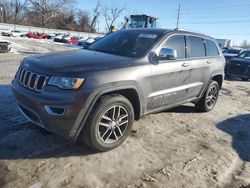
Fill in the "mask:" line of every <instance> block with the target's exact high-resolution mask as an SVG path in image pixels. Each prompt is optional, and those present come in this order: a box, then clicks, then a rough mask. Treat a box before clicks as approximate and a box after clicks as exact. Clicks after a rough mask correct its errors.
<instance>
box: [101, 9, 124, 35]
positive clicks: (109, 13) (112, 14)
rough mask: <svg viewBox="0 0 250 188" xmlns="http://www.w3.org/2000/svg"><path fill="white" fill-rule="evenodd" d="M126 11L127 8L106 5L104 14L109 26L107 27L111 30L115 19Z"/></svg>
mask: <svg viewBox="0 0 250 188" xmlns="http://www.w3.org/2000/svg"><path fill="white" fill-rule="evenodd" d="M123 11H125V8H117V7H116V8H114V7H110V8H109V7H107V6H104V10H103V16H104V19H105V23H106V26H107V29H108V30H109V32H110V28H111V26H113V24H114V23H115V21H116V20H117V18H119V16H121V14H122V12H123Z"/></svg>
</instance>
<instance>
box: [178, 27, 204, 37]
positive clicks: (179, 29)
mask: <svg viewBox="0 0 250 188" xmlns="http://www.w3.org/2000/svg"><path fill="white" fill-rule="evenodd" d="M174 30H178V31H187V32H194V33H199V34H203V35H208V34H205V33H201V32H199V31H195V30H189V29H183V28H175V29H174Z"/></svg>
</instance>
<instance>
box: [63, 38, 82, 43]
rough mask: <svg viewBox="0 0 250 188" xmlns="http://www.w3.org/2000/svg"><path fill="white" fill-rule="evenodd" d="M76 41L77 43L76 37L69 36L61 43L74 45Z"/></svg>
mask: <svg viewBox="0 0 250 188" xmlns="http://www.w3.org/2000/svg"><path fill="white" fill-rule="evenodd" d="M78 41H79V38H78V37H71V36H66V37H63V38H62V40H61V42H62V43H67V44H76V43H77V42H78Z"/></svg>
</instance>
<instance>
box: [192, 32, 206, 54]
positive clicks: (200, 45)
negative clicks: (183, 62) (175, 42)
mask: <svg viewBox="0 0 250 188" xmlns="http://www.w3.org/2000/svg"><path fill="white" fill-rule="evenodd" d="M205 55H206V51H205V45H204V41H203V39H202V38H200V37H195V36H187V57H188V58H194V57H204V56H205Z"/></svg>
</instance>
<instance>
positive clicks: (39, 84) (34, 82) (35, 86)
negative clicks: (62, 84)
mask: <svg viewBox="0 0 250 188" xmlns="http://www.w3.org/2000/svg"><path fill="white" fill-rule="evenodd" d="M16 79H17V80H18V82H19V83H20V84H21V85H22V86H24V87H26V88H29V89H31V90H34V91H38V92H40V91H42V89H43V87H44V86H45V84H46V82H47V81H48V77H47V76H44V75H40V74H37V73H34V72H32V71H29V70H27V69H22V68H20V69H19V70H18V72H17V75H16Z"/></svg>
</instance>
